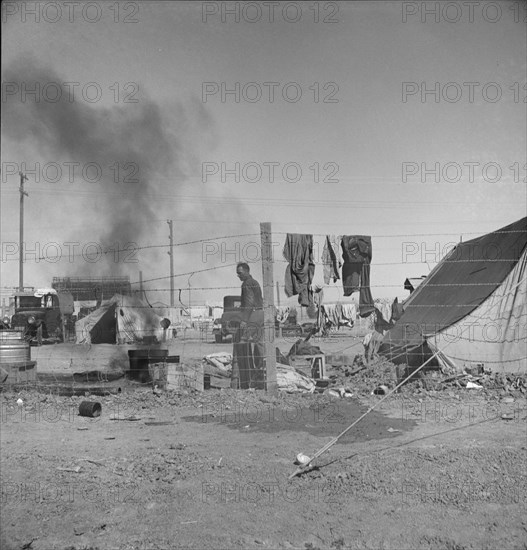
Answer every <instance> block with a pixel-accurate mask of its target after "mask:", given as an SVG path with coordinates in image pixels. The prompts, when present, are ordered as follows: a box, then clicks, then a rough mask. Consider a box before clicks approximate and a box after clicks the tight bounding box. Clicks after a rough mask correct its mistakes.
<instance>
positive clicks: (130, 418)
mask: <svg viewBox="0 0 527 550" xmlns="http://www.w3.org/2000/svg"><path fill="white" fill-rule="evenodd" d="M110 420H122V421H125V420H126V421H127V422H137V421H138V420H141V418H140V417H139V416H134V415H132V416H119V415H118V414H114V415H113V416H111V417H110Z"/></svg>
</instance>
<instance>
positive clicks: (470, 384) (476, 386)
mask: <svg viewBox="0 0 527 550" xmlns="http://www.w3.org/2000/svg"><path fill="white" fill-rule="evenodd" d="M466 387H467V390H482V389H483V386H480V385H479V384H476V383H475V382H467V386H466Z"/></svg>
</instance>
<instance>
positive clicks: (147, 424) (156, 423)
mask: <svg viewBox="0 0 527 550" xmlns="http://www.w3.org/2000/svg"><path fill="white" fill-rule="evenodd" d="M171 424H174V422H172V420H160V421H158V422H145V426H170V425H171Z"/></svg>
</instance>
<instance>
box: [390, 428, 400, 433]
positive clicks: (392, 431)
mask: <svg viewBox="0 0 527 550" xmlns="http://www.w3.org/2000/svg"><path fill="white" fill-rule="evenodd" d="M388 431H389V432H391V433H394V432H400V431H401V430H396V429H395V428H391V427H390V428H388Z"/></svg>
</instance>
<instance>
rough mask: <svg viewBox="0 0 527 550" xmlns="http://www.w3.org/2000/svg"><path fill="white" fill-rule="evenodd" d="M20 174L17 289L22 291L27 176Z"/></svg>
mask: <svg viewBox="0 0 527 550" xmlns="http://www.w3.org/2000/svg"><path fill="white" fill-rule="evenodd" d="M18 175H19V176H20V190H19V191H20V244H19V247H18V249H19V250H20V257H19V260H18V262H19V263H18V290H19V291H20V292H24V195H25V196H26V197H29V195H28V194H27V192H26V191H24V182H25V181H27V176H26V175H25V174H22V172H18Z"/></svg>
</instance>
